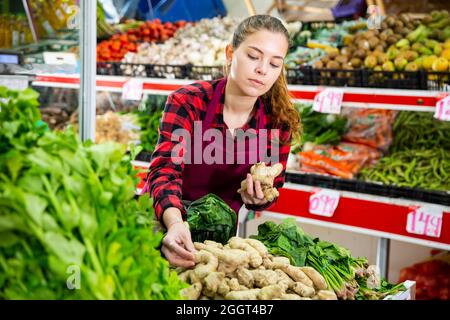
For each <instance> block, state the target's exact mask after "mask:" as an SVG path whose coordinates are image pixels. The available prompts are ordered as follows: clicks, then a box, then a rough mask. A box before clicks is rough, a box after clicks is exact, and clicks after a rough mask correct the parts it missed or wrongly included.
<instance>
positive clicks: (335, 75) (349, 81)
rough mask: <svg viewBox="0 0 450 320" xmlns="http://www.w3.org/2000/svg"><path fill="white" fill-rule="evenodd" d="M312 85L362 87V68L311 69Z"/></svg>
mask: <svg viewBox="0 0 450 320" xmlns="http://www.w3.org/2000/svg"><path fill="white" fill-rule="evenodd" d="M311 72H312V77H311V78H312V83H311V84H312V85H316V86H317V85H322V86H336V87H362V86H363V81H362V70H355V69H352V70H341V69H312V71H311Z"/></svg>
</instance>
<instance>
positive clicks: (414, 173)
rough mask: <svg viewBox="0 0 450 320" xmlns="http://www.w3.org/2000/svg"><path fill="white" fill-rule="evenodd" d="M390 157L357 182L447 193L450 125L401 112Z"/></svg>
mask: <svg viewBox="0 0 450 320" xmlns="http://www.w3.org/2000/svg"><path fill="white" fill-rule="evenodd" d="M393 128H394V140H393V143H392V148H391V150H390V152H391V153H390V154H389V155H387V156H385V157H383V158H382V159H381V160H380V161H379V162H378V163H377V164H376V165H375V166H373V167H370V168H366V169H364V170H362V171H361V174H360V178H361V179H364V180H366V181H376V182H381V183H384V184H387V185H396V186H400V187H409V188H421V189H428V190H441V191H448V190H450V176H449V174H448V172H450V151H449V150H450V145H449V140H448V138H449V137H448V135H449V132H450V124H449V123H448V122H443V121H438V120H436V119H434V118H433V115H432V114H427V113H417V112H405V111H403V112H400V114H399V115H398V117H397V119H396V121H395V124H394V127H393Z"/></svg>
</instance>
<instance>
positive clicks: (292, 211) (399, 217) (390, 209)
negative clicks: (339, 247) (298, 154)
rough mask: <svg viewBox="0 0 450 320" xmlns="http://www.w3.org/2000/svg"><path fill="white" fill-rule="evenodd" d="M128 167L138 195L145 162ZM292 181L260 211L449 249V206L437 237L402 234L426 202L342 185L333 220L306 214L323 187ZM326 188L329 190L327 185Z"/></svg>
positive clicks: (335, 227)
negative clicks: (409, 216)
mask: <svg viewBox="0 0 450 320" xmlns="http://www.w3.org/2000/svg"><path fill="white" fill-rule="evenodd" d="M132 164H133V166H134V167H135V168H136V169H137V170H138V171H140V172H139V174H138V176H139V178H140V179H141V181H140V182H139V184H138V186H137V190H136V192H137V194H140V193H141V191H142V188H143V187H144V179H145V178H146V170H147V169H148V167H149V163H148V162H144V161H133V162H132ZM294 178H295V177H293V175H292V174H290V173H288V174H287V182H286V183H285V184H284V187H283V188H282V189H280V190H279V191H280V197H279V199H278V202H277V203H276V205H275V206H273V207H272V208H270V211H264V212H263V213H264V214H269V215H270V214H275V215H277V217H278V218H279V217H280V215H282V217H286V216H293V217H295V218H296V219H297V220H298V221H299V222H305V223H309V224H315V225H320V226H325V227H329V228H334V229H341V230H346V231H351V232H357V233H362V234H366V235H370V236H376V237H383V238H387V239H394V240H399V241H404V242H409V243H415V244H419V245H423V246H429V247H432V248H440V249H444V250H450V227H448V226H449V224H450V206H445V205H440V207H441V208H442V209H443V212H444V214H443V220H442V229H441V235H440V237H439V238H434V237H428V236H421V235H416V234H410V233H408V232H407V231H406V219H407V214H408V212H409V210H410V209H409V208H410V207H411V206H420V205H429V204H430V202H425V201H420V200H417V198H416V199H413V198H410V199H408V198H394V197H388V196H381V195H374V194H368V193H362V192H350V191H346V190H345V187H342V186H341V189H336V185H335V187H334V188H333V190H338V191H339V193H340V200H339V206H338V208H337V209H336V212H335V213H334V215H333V217H330V218H328V217H322V216H317V215H313V214H310V213H309V210H308V209H309V208H308V204H309V197H310V196H311V192H312V191H313V190H314V189H315V188H317V187H320V188H323V189H326V188H325V186H324V185H323V184H318V185H317V186H311V185H301V184H297V183H293V182H292V181H293V180H295V179H294ZM297 179H298V178H297ZM289 181H291V182H289ZM327 186H328V187H329V188H331V185H330V184H329V185H327ZM343 189H344V190H343ZM361 208H364V209H363V210H362V209H361Z"/></svg>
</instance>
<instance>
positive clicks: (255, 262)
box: [228, 237, 263, 268]
mask: <svg viewBox="0 0 450 320" xmlns="http://www.w3.org/2000/svg"><path fill="white" fill-rule="evenodd" d="M228 244H229V245H230V247H231V248H233V249H241V250H244V251H246V252H247V253H248V254H249V256H250V266H252V267H253V268H257V267H259V266H260V265H261V264H262V262H263V258H262V257H261V255H260V253H259V252H258V250H256V249H255V248H254V247H253V246H251V245H250V244H249V243H248V242H247V241H245V239H242V238H239V237H232V238H231V239H230V240H228Z"/></svg>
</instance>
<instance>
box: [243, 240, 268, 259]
mask: <svg viewBox="0 0 450 320" xmlns="http://www.w3.org/2000/svg"><path fill="white" fill-rule="evenodd" d="M245 242H247V243H248V244H249V245H251V246H252V247H253V248H255V249H256V250H257V251H258V252H259V254H260V255H261V257H263V258H264V257H266V256H269V251H268V250H267V248H266V246H265V245H264V244H263V243H262V242H261V241H259V240H256V239H245Z"/></svg>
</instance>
